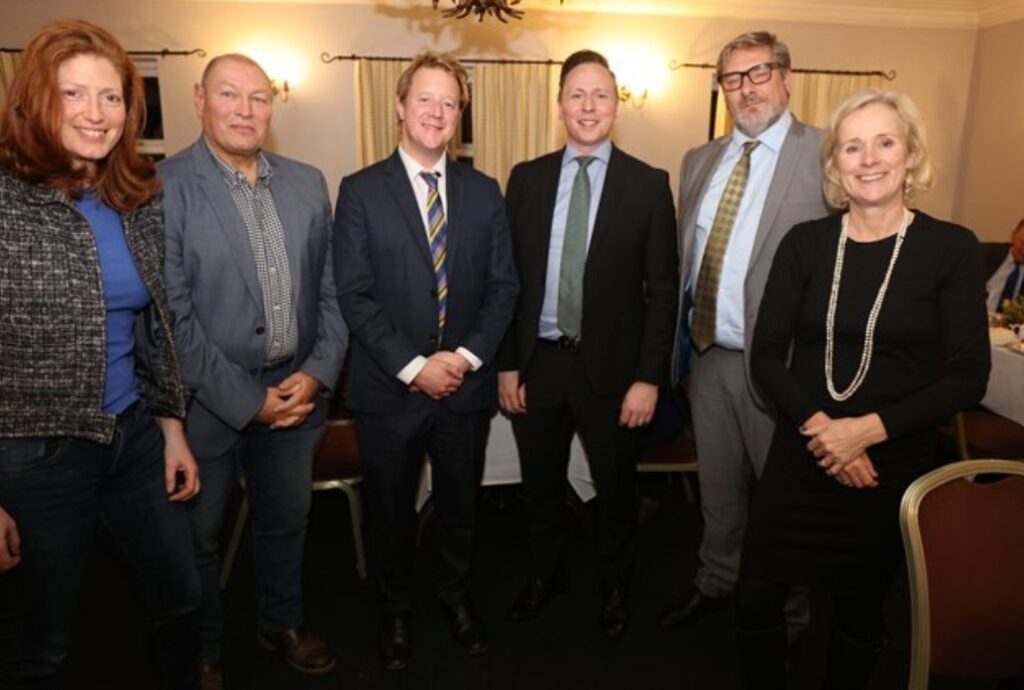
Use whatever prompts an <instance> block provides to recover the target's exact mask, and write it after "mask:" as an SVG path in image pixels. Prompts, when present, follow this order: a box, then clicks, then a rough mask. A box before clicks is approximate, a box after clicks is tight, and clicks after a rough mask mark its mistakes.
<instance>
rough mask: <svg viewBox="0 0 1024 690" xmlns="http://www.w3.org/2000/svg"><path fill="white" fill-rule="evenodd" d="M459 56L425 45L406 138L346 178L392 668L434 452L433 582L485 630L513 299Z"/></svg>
mask: <svg viewBox="0 0 1024 690" xmlns="http://www.w3.org/2000/svg"><path fill="white" fill-rule="evenodd" d="M468 97H469V95H468V89H467V86H466V71H465V69H464V68H463V67H462V66H461V65H460V64H459V63H458V62H457V61H456V60H455V59H454V58H452V57H450V56H447V55H439V54H436V53H429V52H428V53H423V54H421V55H419V56H418V57H417V58H416V59H415V60H414V61H413V63H412V65H411V66H410V67H409V68H408V69H407V70H406V71H405V73H403V75H402V76H401V78H400V80H399V82H398V91H397V98H396V102H395V109H396V111H397V115H398V120H399V124H400V127H401V134H400V141H399V145H398V149H397V150H396V151H395V153H394V154H392V155H391V156H390V157H389V158H387V159H386V160H384V161H381V162H379V163H376V164H374V165H371V166H369V167H367V168H365V169H363V170H361V171H359V172H357V173H355V174H354V175H351V176H349V177H347V178H345V179H344V180H342V183H341V189H340V191H339V194H338V207H337V212H336V214H335V244H334V250H335V256H334V260H335V263H334V265H335V271H336V272H337V277H338V280H337V285H338V302H339V304H340V305H341V311H342V313H343V314H344V315H345V318H346V320H347V322H348V323H349V325H350V329H351V337H352V346H351V353H352V355H351V356H352V359H351V370H350V373H349V380H348V389H347V397H346V403H347V405H348V407H349V408H350V409H351V410H352V411H353V413H354V416H355V423H356V431H357V435H358V441H359V450H360V453H361V455H362V458H363V476H364V478H365V483H364V492H365V496H366V501H367V511H368V514H369V520H370V524H371V534H372V537H373V541H372V549H373V551H372V554H373V556H374V559H373V566H374V571H375V578H376V582H377V585H378V588H379V592H380V596H381V604H382V609H383V616H382V621H381V625H380V629H379V631H378V647H379V649H380V652H381V655H382V657H383V660H384V665H385V667H386V668H387V669H389V670H401V669H403V668H405V667H406V666H407V664H408V660H409V656H410V653H411V638H410V625H409V619H410V614H411V611H412V599H413V594H412V565H413V563H412V561H413V552H414V539H413V533H414V527H415V519H416V516H415V511H414V499H415V494H416V487H417V485H418V480H419V475H420V469H421V467H422V460H423V457H424V454H429V455H430V460H431V463H432V468H433V491H434V503H435V506H436V515H437V518H438V520H437V526H438V531H439V539H438V540H439V542H440V548H439V552H440V558H439V560H440V567H439V569H438V578H437V582H436V589H437V594H438V596H439V598H440V599H441V602H442V604H443V605H444V607H445V609H446V611H447V612H448V614H449V616H450V619H451V622H452V627H453V631H454V634H455V638H456V640H457V641H458V642H459V643H460V644H461V645H462V646H463V647H464V648H465V649H466V650H467V651H468V652H469V653H470V654H480V653H483V652H484V651H486V649H487V637H486V634H485V632H484V628H483V625H482V623H481V622H480V619H479V618H478V616H477V615H476V613H475V612H474V610H473V606H472V604H471V602H470V599H469V590H468V580H469V567H470V560H471V555H472V545H473V528H474V523H475V518H476V514H475V506H476V495H477V489H478V487H479V484H480V477H481V472H482V469H483V456H484V449H485V447H486V442H487V432H488V428H489V424H490V418H491V415H492V413H493V411H494V407H495V399H496V395H497V381H496V369H495V367H494V364H493V359H494V356H495V353H496V352H497V350H498V346H499V344H500V342H501V339H502V336H503V335H504V333H505V330H506V329H507V327H508V323H509V320H510V319H511V317H512V311H513V309H514V306H515V300H516V294H517V291H518V284H517V281H516V275H515V268H514V266H513V264H512V247H511V243H510V240H509V233H508V222H507V218H506V216H505V206H504V203H503V201H502V198H501V193H500V190H499V189H498V185H497V183H496V182H495V181H494V180H493V179H491V178H488V177H485V176H484V175H482V174H480V173H478V172H476V171H474V170H473V169H472V168H469V167H466V166H464V165H462V164H460V163H458V162H456V161H454V160H450V159H448V158H447V156H446V147H447V145H448V142H449V141H451V139H452V136H453V135H454V133H455V126H456V123H457V122H458V118H459V114H460V113H461V111H462V108H463V107H464V106H465V104H466V102H467V101H468Z"/></svg>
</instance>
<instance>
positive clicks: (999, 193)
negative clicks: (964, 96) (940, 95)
mask: <svg viewBox="0 0 1024 690" xmlns="http://www.w3.org/2000/svg"><path fill="white" fill-rule="evenodd" d="M1022 45H1024V21H1018V22H1013V23H1011V24H1006V25H1003V26H999V27H994V28H991V29H984V30H983V31H981V32H979V36H978V48H977V54H976V56H975V59H974V71H973V78H972V88H971V114H970V117H969V118H968V121H967V127H966V131H965V134H964V137H963V154H962V156H963V165H962V166H961V174H960V180H959V187H958V194H957V204H956V207H955V209H954V212H955V216H956V218H957V220H958V221H960V222H961V223H963V224H964V225H966V226H967V227H969V228H971V229H973V230H974V231H975V232H976V233H978V235H979V236H980V237H982V238H983V239H987V240H1000V241H1004V242H1005V241H1007V240H1008V238H1009V234H1010V230H1011V229H1013V228H1014V227H1016V225H1017V222H1018V221H1019V220H1020V219H1021V218H1022V217H1024V71H1022V69H1021V68H1022V66H1024V65H1022V63H1021V59H1020V56H1021V46H1022Z"/></svg>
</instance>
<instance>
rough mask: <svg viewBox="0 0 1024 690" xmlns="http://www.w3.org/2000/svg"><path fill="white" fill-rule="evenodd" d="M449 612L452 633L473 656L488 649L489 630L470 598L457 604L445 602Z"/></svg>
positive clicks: (446, 609)
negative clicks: (477, 613)
mask: <svg viewBox="0 0 1024 690" xmlns="http://www.w3.org/2000/svg"><path fill="white" fill-rule="evenodd" d="M444 608H445V611H447V613H448V620H449V622H450V623H451V624H452V635H453V636H454V637H455V641H456V642H458V643H459V644H460V645H461V646H462V648H463V649H465V650H466V652H468V653H469V654H470V655H471V656H477V655H478V654H483V653H484V652H486V651H487V631H486V630H484V624H483V621H481V620H480V617H479V616H478V615H476V612H475V611H474V610H473V605H472V604H471V603H470V602H469V600H468V599H463V600H462V601H460V602H458V603H457V604H454V605H450V604H444Z"/></svg>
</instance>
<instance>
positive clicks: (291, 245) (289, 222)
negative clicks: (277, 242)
mask: <svg viewBox="0 0 1024 690" xmlns="http://www.w3.org/2000/svg"><path fill="white" fill-rule="evenodd" d="M267 160H268V161H269V162H270V169H271V177H270V193H271V195H273V197H274V206H275V207H276V208H277V216H278V218H279V219H280V220H281V227H282V229H283V232H284V247H285V252H286V253H287V255H288V271H289V274H290V276H291V283H292V307H293V308H294V309H295V311H294V313H295V314H299V313H300V312H299V310H298V305H299V304H301V302H300V301H299V300H300V298H301V296H302V295H301V293H302V288H303V281H302V278H303V277H305V276H307V275H309V271H304V270H303V269H302V258H303V245H304V244H305V239H306V225H307V221H306V218H307V213H308V211H307V213H303V211H302V209H301V208H300V206H299V202H300V200H301V198H302V197H301V195H300V193H299V191H298V190H297V189H295V188H294V187H293V186H292V182H291V180H289V179H287V178H286V177H285V176H284V174H282V172H281V169H280V167H279V166H278V164H277V163H276V161H275V160H274V159H272V158H270V157H269V156H268V158H267ZM301 325H302V324H299V326H300V327H301Z"/></svg>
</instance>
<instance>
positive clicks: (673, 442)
mask: <svg viewBox="0 0 1024 690" xmlns="http://www.w3.org/2000/svg"><path fill="white" fill-rule="evenodd" d="M636 471H637V472H665V473H679V474H680V476H681V477H682V480H683V491H685V492H686V500H687V502H688V503H694V502H695V501H696V498H695V495H694V492H693V486H692V473H695V472H696V471H697V448H696V446H695V445H694V441H693V429H692V428H691V427H690V425H689V424H687V425H686V426H684V427H683V429H682V430H681V431H680V432H679V433H678V434H677V435H676V436H675V437H673V438H671V439H669V440H667V441H663V442H662V443H659V444H657V445H655V446H654V447H652V448H648V449H646V450H644V451H643V452H641V453H640V458H639V460H638V461H637V466H636Z"/></svg>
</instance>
